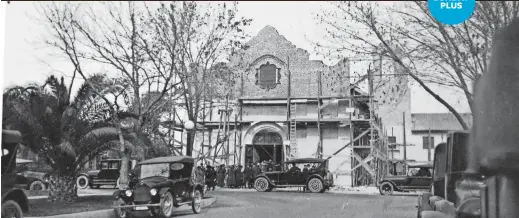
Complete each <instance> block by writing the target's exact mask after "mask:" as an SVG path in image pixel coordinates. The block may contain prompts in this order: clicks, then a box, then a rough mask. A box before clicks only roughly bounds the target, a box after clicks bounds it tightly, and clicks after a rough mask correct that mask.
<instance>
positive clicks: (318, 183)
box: [254, 158, 333, 193]
mask: <svg viewBox="0 0 519 218" xmlns="http://www.w3.org/2000/svg"><path fill="white" fill-rule="evenodd" d="M298 164H315V165H318V166H317V167H316V168H315V169H309V172H308V173H304V172H303V171H302V170H301V169H300V168H294V167H295V166H296V165H298ZM289 165H293V166H294V167H292V168H289ZM284 169H285V170H282V171H272V172H263V173H260V174H259V175H257V176H256V177H255V178H254V188H255V189H256V190H257V191H259V192H268V191H272V189H273V188H289V187H307V188H308V190H309V191H310V192H314V193H318V192H319V193H323V192H324V191H326V190H327V189H329V188H330V187H333V176H332V173H331V172H330V171H329V170H328V160H325V159H319V158H300V159H293V160H289V161H286V162H285V167H284ZM294 169H296V170H294ZM297 169H299V170H297Z"/></svg>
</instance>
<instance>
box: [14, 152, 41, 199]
mask: <svg viewBox="0 0 519 218" xmlns="http://www.w3.org/2000/svg"><path fill="white" fill-rule="evenodd" d="M32 163H33V161H32V160H25V159H19V158H17V159H16V172H17V174H16V182H15V185H16V187H19V188H22V189H27V190H31V191H32V190H46V189H47V188H48V173H44V172H37V171H34V170H31V169H30V167H28V165H30V164H32Z"/></svg>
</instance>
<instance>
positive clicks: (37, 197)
mask: <svg viewBox="0 0 519 218" xmlns="http://www.w3.org/2000/svg"><path fill="white" fill-rule="evenodd" d="M110 195H112V194H111V193H110V194H78V196H79V197H83V196H110ZM47 197H48V196H46V195H44V196H42V195H40V196H29V197H27V198H28V199H29V200H37V199H47Z"/></svg>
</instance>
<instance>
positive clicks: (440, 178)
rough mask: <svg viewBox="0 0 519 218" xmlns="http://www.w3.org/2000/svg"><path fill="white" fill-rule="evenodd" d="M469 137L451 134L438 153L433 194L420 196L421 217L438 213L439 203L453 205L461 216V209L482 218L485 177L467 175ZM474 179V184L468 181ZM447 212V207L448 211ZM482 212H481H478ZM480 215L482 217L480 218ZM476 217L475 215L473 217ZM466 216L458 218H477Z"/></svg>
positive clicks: (419, 213) (460, 132)
mask: <svg viewBox="0 0 519 218" xmlns="http://www.w3.org/2000/svg"><path fill="white" fill-rule="evenodd" d="M469 146H470V144H469V133H468V132H466V131H455V132H449V133H448V135H447V143H441V144H439V145H438V146H436V148H435V149H434V172H433V183H432V188H431V190H430V192H425V193H422V194H420V195H419V196H418V206H417V217H418V218H422V217H429V215H426V216H423V214H428V213H430V212H431V211H435V204H436V202H439V201H443V202H441V203H442V204H444V205H451V206H452V207H454V208H452V210H453V211H456V208H457V209H458V211H457V212H458V213H459V212H461V211H459V209H460V208H462V207H461V206H462V205H463V208H465V207H468V208H470V210H472V211H473V212H476V213H475V217H479V214H480V212H481V211H480V209H481V203H480V202H479V200H480V199H479V198H480V188H481V187H482V186H483V180H484V178H483V177H482V175H477V174H472V175H469V174H467V173H465V172H464V170H465V168H466V166H467V163H468V159H467V158H468V156H467V155H466V154H467V152H468V150H469ZM467 178H470V180H464V179H467ZM446 202H449V203H447V204H445V203H446ZM444 208H445V207H444ZM478 211H479V212H478ZM478 213H479V214H478ZM472 215H474V214H472ZM472 215H470V216H469V215H467V214H465V215H464V216H458V217H474V216H472Z"/></svg>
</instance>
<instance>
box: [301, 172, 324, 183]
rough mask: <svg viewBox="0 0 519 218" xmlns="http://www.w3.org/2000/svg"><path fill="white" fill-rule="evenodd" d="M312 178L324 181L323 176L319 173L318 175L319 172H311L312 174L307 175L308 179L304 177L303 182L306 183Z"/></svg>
mask: <svg viewBox="0 0 519 218" xmlns="http://www.w3.org/2000/svg"><path fill="white" fill-rule="evenodd" d="M313 178H318V179H320V180H321V181H323V182H324V178H323V177H322V176H321V175H319V174H312V175H310V176H309V177H308V179H306V182H305V183H308V181H310V179H313Z"/></svg>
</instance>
